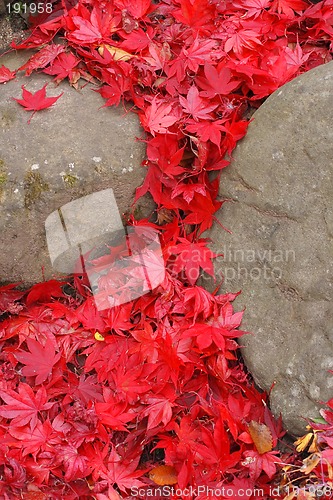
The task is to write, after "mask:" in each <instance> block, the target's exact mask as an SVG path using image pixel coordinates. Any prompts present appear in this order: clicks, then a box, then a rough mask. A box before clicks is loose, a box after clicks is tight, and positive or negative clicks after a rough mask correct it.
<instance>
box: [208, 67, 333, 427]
mask: <svg viewBox="0 0 333 500" xmlns="http://www.w3.org/2000/svg"><path fill="white" fill-rule="evenodd" d="M253 118H254V121H253V122H252V123H251V124H250V126H249V130H248V134H247V136H246V137H245V138H244V140H242V141H241V142H240V144H239V145H238V146H237V148H236V150H235V152H234V160H233V161H232V164H231V166H230V167H228V168H227V169H226V170H224V171H223V174H222V177H221V188H220V195H221V197H222V198H224V199H228V200H230V201H229V202H227V203H225V204H224V205H223V207H222V209H221V210H220V212H219V214H218V217H219V219H220V220H221V222H222V224H223V225H224V226H226V227H227V228H228V229H230V230H231V231H232V234H229V233H227V232H225V231H223V230H222V229H221V228H220V227H219V226H218V225H215V227H214V228H213V230H212V231H210V232H209V237H210V238H212V240H213V242H214V244H213V245H212V247H213V249H214V250H215V251H216V252H223V253H224V254H225V256H224V258H223V259H222V258H219V259H218V261H217V262H216V264H215V270H216V272H220V273H222V274H223V275H224V278H225V282H224V285H223V289H224V291H225V290H228V291H237V290H239V289H242V291H243V293H242V294H241V296H240V297H239V298H238V299H237V301H236V304H237V305H238V308H239V309H241V308H243V307H245V306H246V308H247V309H246V311H245V315H244V323H243V327H244V329H247V330H249V331H250V332H253V335H247V336H245V337H243V338H242V339H241V343H242V345H243V346H244V347H243V349H242V353H243V356H244V359H245V362H246V364H247V366H248V368H249V370H250V372H251V373H252V374H253V376H254V379H255V381H256V382H257V383H258V385H259V386H261V387H262V388H264V389H266V390H269V389H270V387H271V385H272V384H273V383H275V386H274V388H273V390H272V395H271V404H272V409H273V411H274V413H275V414H277V415H278V414H279V413H280V412H281V413H282V415H283V419H284V422H285V425H286V427H287V429H288V430H289V431H290V432H291V433H293V434H301V433H302V432H303V431H304V430H305V425H306V421H305V420H304V419H303V418H302V417H315V416H318V409H319V408H320V402H321V401H325V400H328V399H330V398H331V397H332V396H333V376H332V374H331V373H330V372H329V370H332V369H333V315H332V304H331V302H332V298H333V260H332V256H333V246H332V237H333V197H332V193H333V176H332V173H333V128H332V123H333V62H331V63H329V64H326V65H324V66H320V67H318V68H315V69H313V70H311V71H310V72H308V73H306V74H304V75H302V76H300V77H299V78H297V79H295V80H293V81H292V82H290V83H288V84H287V85H285V86H283V87H282V88H280V89H279V90H277V91H276V92H275V93H274V94H273V95H272V96H271V97H269V98H268V99H267V101H266V102H265V103H264V104H263V105H262V106H261V107H260V109H259V110H258V111H256V113H255V114H254V117H253Z"/></svg>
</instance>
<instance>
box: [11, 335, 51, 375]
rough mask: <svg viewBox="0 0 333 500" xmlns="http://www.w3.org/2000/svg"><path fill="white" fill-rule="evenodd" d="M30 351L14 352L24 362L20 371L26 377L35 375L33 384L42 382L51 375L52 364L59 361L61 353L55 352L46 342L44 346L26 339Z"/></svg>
mask: <svg viewBox="0 0 333 500" xmlns="http://www.w3.org/2000/svg"><path fill="white" fill-rule="evenodd" d="M26 342H27V346H28V349H29V351H30V352H27V351H17V352H15V357H16V359H17V360H18V361H19V362H20V363H22V364H24V365H25V366H24V367H23V368H22V373H23V375H24V376H26V377H33V376H36V380H35V384H36V385H38V384H42V383H43V382H45V380H46V379H47V378H48V377H49V376H50V375H51V373H52V368H53V366H54V365H55V364H56V363H57V361H59V359H60V357H61V353H60V352H58V354H56V353H55V350H54V347H53V345H52V344H51V343H50V342H47V343H46V345H45V347H44V346H43V345H42V344H41V343H40V342H37V341H36V340H34V339H31V338H28V339H27V341H26Z"/></svg>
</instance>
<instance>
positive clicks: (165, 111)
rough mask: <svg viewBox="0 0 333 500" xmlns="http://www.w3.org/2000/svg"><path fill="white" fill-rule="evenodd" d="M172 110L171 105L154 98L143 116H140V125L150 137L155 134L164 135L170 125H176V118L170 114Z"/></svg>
mask: <svg viewBox="0 0 333 500" xmlns="http://www.w3.org/2000/svg"><path fill="white" fill-rule="evenodd" d="M172 111H173V108H172V105H171V104H168V103H167V102H163V101H162V100H158V99H157V97H156V96H155V97H154V99H153V100H152V102H151V106H149V107H148V108H147V109H146V111H145V114H144V115H141V121H142V125H143V126H144V127H145V129H146V130H148V131H149V132H150V133H151V134H152V135H155V132H157V133H159V134H165V133H166V132H167V130H168V128H169V127H171V125H173V124H174V123H176V121H177V120H178V116H177V115H176V114H172Z"/></svg>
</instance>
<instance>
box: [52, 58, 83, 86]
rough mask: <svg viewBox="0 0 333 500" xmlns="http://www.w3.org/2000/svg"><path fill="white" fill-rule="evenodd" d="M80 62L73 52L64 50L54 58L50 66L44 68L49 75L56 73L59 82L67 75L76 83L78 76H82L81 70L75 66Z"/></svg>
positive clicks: (56, 79)
mask: <svg viewBox="0 0 333 500" xmlns="http://www.w3.org/2000/svg"><path fill="white" fill-rule="evenodd" d="M79 62H80V59H78V58H77V57H76V56H75V55H74V54H72V53H71V52H69V53H66V52H63V53H61V54H59V55H58V56H57V57H56V58H55V59H54V61H53V62H52V64H51V65H50V66H49V67H48V68H46V69H44V73H46V74H47V75H54V76H55V81H56V82H57V83H59V82H61V80H63V79H64V78H67V77H68V78H69V81H70V82H71V83H76V81H77V77H78V76H80V72H79V70H78V69H75V68H76V66H77V65H78V64H79Z"/></svg>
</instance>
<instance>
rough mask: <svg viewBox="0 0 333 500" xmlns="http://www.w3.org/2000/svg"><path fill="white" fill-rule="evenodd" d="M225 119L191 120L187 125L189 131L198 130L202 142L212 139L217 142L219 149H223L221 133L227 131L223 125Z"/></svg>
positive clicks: (214, 142)
mask: <svg viewBox="0 0 333 500" xmlns="http://www.w3.org/2000/svg"><path fill="white" fill-rule="evenodd" d="M223 123H225V120H213V121H207V120H206V121H204V122H195V121H194V120H192V121H190V120H189V124H188V125H186V130H188V131H189V132H196V133H197V135H198V136H199V138H200V140H201V141H202V142H207V141H211V142H212V143H213V144H215V145H216V146H217V147H218V148H219V151H220V150H221V139H222V136H221V133H222V132H227V129H226V128H225V126H224V125H223Z"/></svg>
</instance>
